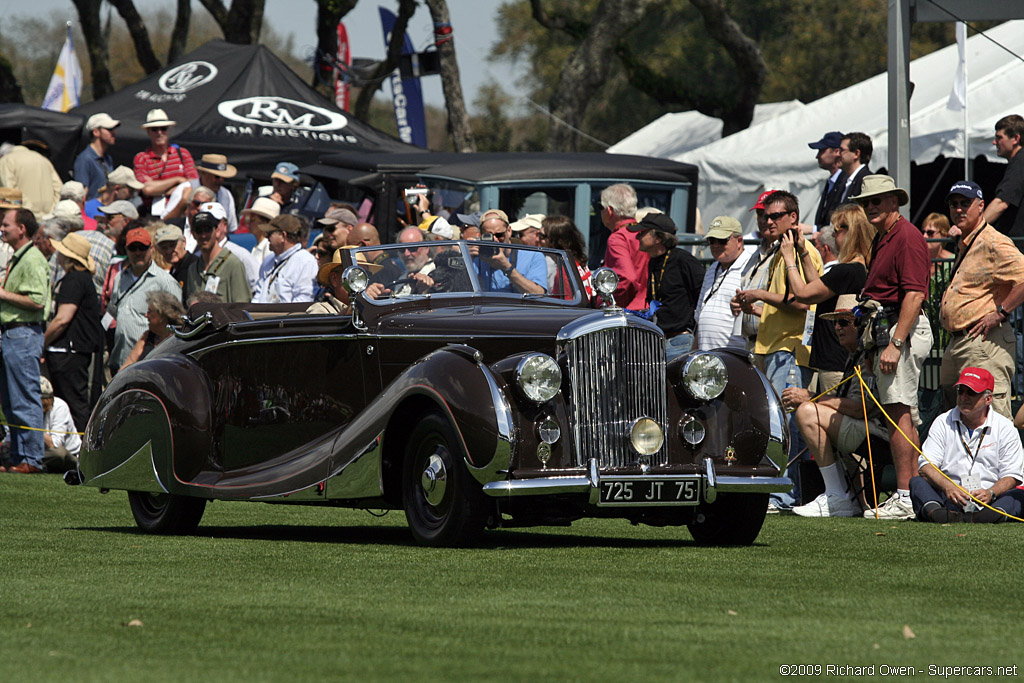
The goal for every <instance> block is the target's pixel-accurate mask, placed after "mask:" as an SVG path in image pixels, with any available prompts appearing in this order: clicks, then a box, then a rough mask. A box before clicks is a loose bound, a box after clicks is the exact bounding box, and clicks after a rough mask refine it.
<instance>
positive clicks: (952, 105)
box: [946, 21, 967, 111]
mask: <svg viewBox="0 0 1024 683" xmlns="http://www.w3.org/2000/svg"><path fill="white" fill-rule="evenodd" d="M956 49H957V52H958V53H959V55H960V61H958V62H957V64H956V76H955V77H954V78H953V89H952V90H950V91H949V102H947V103H946V108H947V109H951V110H952V111H963V110H964V107H966V106H967V68H966V67H967V56H966V52H967V24H965V23H964V22H962V21H958V22H957V24H956Z"/></svg>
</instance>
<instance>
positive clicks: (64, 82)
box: [43, 22, 82, 111]
mask: <svg viewBox="0 0 1024 683" xmlns="http://www.w3.org/2000/svg"><path fill="white" fill-rule="evenodd" d="M81 94H82V66H81V65H80V64H79V63H78V57H77V56H76V55H75V47H74V45H72V44H71V22H68V37H67V38H65V39H64V47H62V48H61V50H60V56H59V57H58V58H57V68H55V69H54V70H53V77H52V78H50V85H49V86H48V87H47V88H46V95H45V96H44V97H43V109H49V110H51V111H67V110H68V109H72V108H74V107H77V106H78V97H79V95H81Z"/></svg>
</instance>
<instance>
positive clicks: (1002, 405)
mask: <svg viewBox="0 0 1024 683" xmlns="http://www.w3.org/2000/svg"><path fill="white" fill-rule="evenodd" d="M946 203H947V204H949V217H950V221H951V222H952V223H953V225H955V226H957V227H958V228H960V245H959V249H958V252H959V254H960V255H959V256H958V257H957V260H956V261H955V262H954V263H953V276H952V277H951V278H950V280H949V284H948V285H947V287H946V292H945V293H944V294H943V295H942V305H941V308H940V309H939V320H940V321H941V322H942V327H944V328H945V329H946V330H948V331H949V333H950V334H951V335H952V336H953V338H952V339H951V340H950V342H949V346H947V347H946V351H945V353H944V354H943V355H942V366H941V368H940V370H939V384H940V385H941V386H942V396H943V403H944V404H945V406H946V407H947V408H952V407H953V406H955V405H956V388H955V385H956V381H957V377H959V376H960V372H961V371H962V370H963V369H964V368H965V367H978V368H982V369H984V370H988V371H989V372H991V373H992V376H993V378H994V379H995V389H994V391H993V396H992V398H993V400H992V407H993V408H995V409H996V411H997V412H999V413H1000V414H1002V415H1004V416H1006V417H1008V418H1010V419H1013V413H1011V412H1010V382H1011V380H1012V378H1013V368H1014V351H1015V338H1014V333H1013V327H1012V326H1011V325H1010V324H1009V323H1008V322H1007V320H1006V319H1007V317H1008V316H1009V314H1010V311H1012V310H1013V309H1015V308H1017V307H1018V306H1020V305H1021V302H1024V254H1021V252H1020V251H1019V250H1018V249H1017V247H1016V246H1015V245H1014V243H1013V241H1012V240H1011V239H1010V238H1009V237H1007V236H1006V235H1004V234H1002V233H1001V232H999V231H998V230H996V229H995V228H994V227H993V226H991V225H989V223H987V222H986V221H985V200H984V198H983V197H982V193H981V188H980V187H979V186H978V184H977V183H973V182H971V181H969V180H961V181H959V182H958V183H955V184H954V185H953V187H952V188H950V190H949V194H948V195H947V196H946Z"/></svg>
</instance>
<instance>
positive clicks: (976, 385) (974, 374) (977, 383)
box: [956, 368, 996, 394]
mask: <svg viewBox="0 0 1024 683" xmlns="http://www.w3.org/2000/svg"><path fill="white" fill-rule="evenodd" d="M961 384H962V385H964V386H965V387H967V388H968V389H970V390H971V391H973V392H975V393H978V394H980V393H981V392H983V391H992V390H994V389H995V387H996V381H995V379H994V378H993V377H992V373H991V372H989V371H988V370H983V369H981V368H964V370H963V372H961V373H960V379H958V380H957V381H956V386H960V385H961Z"/></svg>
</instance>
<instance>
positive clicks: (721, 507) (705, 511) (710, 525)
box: [687, 493, 768, 545]
mask: <svg viewBox="0 0 1024 683" xmlns="http://www.w3.org/2000/svg"><path fill="white" fill-rule="evenodd" d="M767 511H768V494H767V493H724V494H719V496H718V498H717V499H716V500H715V502H714V503H711V504H710V505H709V504H708V503H701V505H700V506H698V508H697V511H696V515H695V516H694V520H693V521H692V522H690V523H689V524H687V528H689V529H690V533H691V534H692V535H693V540H694V541H696V542H697V544H698V545H750V544H751V543H753V542H754V539H756V538H757V535H758V534H759V533H761V527H762V526H763V525H764V518H765V513H766V512H767Z"/></svg>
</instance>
